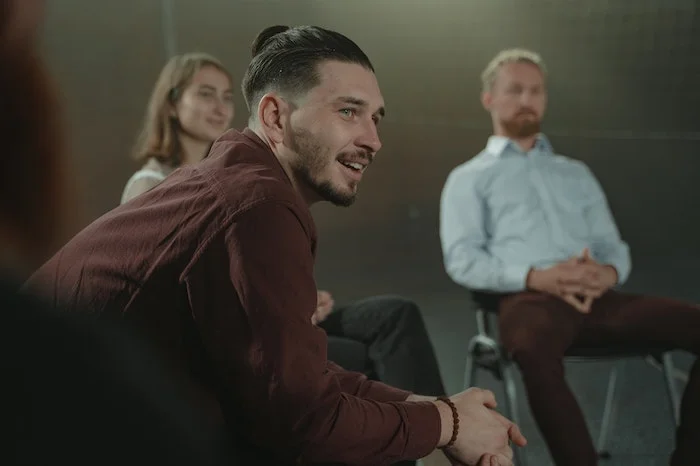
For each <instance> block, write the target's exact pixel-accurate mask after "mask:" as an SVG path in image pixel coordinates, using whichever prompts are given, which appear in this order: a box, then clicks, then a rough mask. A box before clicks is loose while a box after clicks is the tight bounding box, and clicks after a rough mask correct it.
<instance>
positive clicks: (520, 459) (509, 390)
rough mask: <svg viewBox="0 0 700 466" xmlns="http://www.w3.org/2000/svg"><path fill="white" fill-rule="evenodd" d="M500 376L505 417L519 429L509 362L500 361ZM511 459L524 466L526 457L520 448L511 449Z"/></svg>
mask: <svg viewBox="0 0 700 466" xmlns="http://www.w3.org/2000/svg"><path fill="white" fill-rule="evenodd" d="M500 366H501V367H500V370H501V375H502V377H503V390H504V392H505V395H506V398H505V401H506V403H505V405H506V406H505V408H506V417H507V418H508V419H510V420H511V421H513V422H514V423H515V424H517V425H518V426H519V427H520V416H519V415H518V393H517V390H516V386H515V378H514V377H513V368H512V366H511V363H510V362H509V361H504V360H501V363H500ZM513 459H514V460H515V466H526V465H527V457H526V455H525V452H524V451H523V450H522V449H521V448H520V447H516V446H514V447H513Z"/></svg>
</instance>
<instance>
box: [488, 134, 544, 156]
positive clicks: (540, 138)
mask: <svg viewBox="0 0 700 466" xmlns="http://www.w3.org/2000/svg"><path fill="white" fill-rule="evenodd" d="M533 150H538V151H539V152H541V153H543V154H550V153H552V144H551V143H550V142H549V139H547V136H545V135H544V134H543V133H540V134H538V135H537V139H536V140H535V146H534V147H533ZM508 151H515V152H518V153H521V154H522V153H523V150H522V149H521V148H520V147H519V146H518V145H517V144H516V143H515V142H514V141H513V140H512V139H509V138H507V137H505V136H491V137H489V140H488V143H487V144H486V152H488V153H489V154H492V155H495V156H496V157H502V156H503V154H505V153H506V152H508Z"/></svg>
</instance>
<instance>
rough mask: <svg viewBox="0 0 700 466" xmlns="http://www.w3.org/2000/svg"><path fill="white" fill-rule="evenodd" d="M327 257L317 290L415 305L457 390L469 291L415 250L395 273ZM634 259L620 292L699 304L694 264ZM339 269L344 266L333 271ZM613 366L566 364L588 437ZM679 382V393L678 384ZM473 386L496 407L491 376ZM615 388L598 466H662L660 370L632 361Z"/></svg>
mask: <svg viewBox="0 0 700 466" xmlns="http://www.w3.org/2000/svg"><path fill="white" fill-rule="evenodd" d="M331 251H332V256H331V255H328V254H327V255H326V256H325V257H324V256H322V257H321V258H320V261H319V267H318V269H319V272H320V273H321V274H322V276H321V277H319V287H321V288H329V287H330V289H331V291H334V292H335V294H336V296H337V297H338V299H336V302H338V301H342V300H347V299H353V298H359V297H363V296H367V295H370V294H378V293H387V292H390V293H400V294H403V295H405V296H408V297H411V298H413V299H414V300H416V301H417V302H418V303H419V305H420V306H421V308H422V309H423V312H424V316H425V321H426V325H427V326H428V331H429V332H430V334H431V337H432V340H433V343H434V345H435V349H436V352H437V355H438V359H439V363H440V367H441V371H442V375H443V378H444V381H445V384H446V386H447V389H448V391H449V392H450V393H455V392H458V391H461V390H462V381H463V375H464V363H465V358H466V356H465V349H466V344H467V341H468V339H469V338H470V337H471V336H472V335H474V334H475V333H476V331H475V321H474V313H473V309H472V307H471V305H470V302H469V298H468V295H467V293H466V292H464V291H463V290H461V289H460V288H459V287H457V286H455V285H453V284H451V283H450V282H449V280H446V278H445V277H444V273H443V272H442V271H441V270H439V266H438V265H436V264H437V263H436V262H434V261H432V260H429V259H426V261H425V262H424V263H422V264H421V260H420V259H419V258H420V257H426V256H425V255H424V254H422V253H420V252H417V251H415V250H414V254H413V257H414V258H415V260H416V264H415V265H414V266H412V267H411V266H409V264H410V262H411V261H410V260H409V259H408V258H406V262H405V265H403V266H399V267H397V266H396V265H394V266H392V265H391V264H388V263H387V261H386V260H385V259H384V260H383V259H382V255H381V254H380V253H377V254H376V255H373V257H374V258H373V259H366V261H365V260H361V259H357V256H354V257H351V256H352V254H349V255H347V256H345V255H344V254H343V253H341V252H338V250H337V249H336V250H335V251H333V250H331ZM331 251H329V252H331ZM409 254H411V253H407V256H408V255H409ZM343 256H345V257H343ZM365 257H366V256H365ZM384 257H386V256H384ZM393 260H396V261H398V260H399V259H393ZM636 261H637V263H636V264H635V265H636V267H635V271H634V273H633V274H632V277H631V278H630V281H629V283H628V284H627V285H626V286H625V287H624V290H625V291H630V292H640V293H645V294H655V295H664V296H671V297H675V298H680V299H685V300H689V301H693V302H700V289H698V287H697V286H696V284H697V279H696V277H698V276H700V274H698V265H697V264H698V263H699V262H698V261H696V260H691V259H687V258H679V259H669V258H665V259H657V258H647V260H646V261H645V260H643V259H642V260H641V261H640V260H639V259H636ZM331 262H333V263H331ZM390 262H391V261H390ZM340 263H342V265H343V266H342V267H338V265H340ZM416 268H419V269H421V270H422V271H423V274H424V275H420V274H419V273H418V274H417V273H416ZM368 271H371V274H368ZM426 273H427V274H426ZM674 360H675V363H676V366H677V367H678V369H679V370H680V371H682V372H687V370H688V368H689V367H690V364H691V363H692V361H693V358H692V357H691V356H690V355H688V354H685V353H680V352H679V353H677V354H674ZM611 367H612V363H600V362H597V363H571V364H568V365H567V371H568V379H569V381H570V383H571V386H572V387H573V390H574V392H575V393H576V395H577V397H578V398H579V400H580V403H581V405H582V407H583V410H584V413H585V414H586V418H587V419H588V421H589V425H590V428H591V432H592V435H593V438H597V435H598V432H599V429H600V422H601V416H602V412H603V406H604V400H605V391H606V384H607V382H608V377H609V374H610V369H611ZM681 375H683V374H681ZM677 382H678V386H679V388H681V389H682V388H683V382H682V380H677ZM479 385H480V386H482V387H485V388H489V389H492V390H493V391H494V392H495V393H496V396H497V399H498V400H499V401H500V402H501V403H502V401H503V392H502V391H501V389H500V386H499V384H498V383H496V381H495V380H494V379H493V378H492V377H491V376H490V375H489V374H484V375H483V376H482V378H481V379H480V380H479ZM618 390H619V392H618V393H619V397H618V400H619V408H618V411H617V422H616V423H615V425H614V426H613V428H612V431H611V433H610V436H609V439H610V440H609V448H608V450H609V451H610V453H611V454H612V458H611V459H610V460H607V461H604V462H601V465H611V466H622V465H624V466H656V465H666V464H668V457H669V454H670V453H671V451H672V449H673V435H674V428H673V425H672V420H671V412H670V408H669V404H668V401H667V397H666V391H665V385H664V380H663V377H662V372H661V371H660V370H658V369H657V368H654V367H653V366H652V365H650V364H649V363H647V362H645V361H643V360H630V361H629V362H627V363H626V364H625V366H624V374H623V377H622V378H621V379H619V381H618ZM518 396H519V397H520V400H523V401H524V400H525V397H524V392H523V387H522V383H521V382H520V380H518ZM519 411H520V416H521V425H522V429H523V431H524V433H525V435H526V436H527V437H528V440H529V446H528V447H527V457H528V459H529V465H530V466H547V465H551V464H552V462H551V459H550V458H549V454H548V452H547V449H546V447H545V445H544V442H543V441H542V439H541V437H540V436H539V432H538V430H537V428H536V426H535V425H534V422H533V419H532V416H531V415H530V413H529V409H528V408H527V404H526V403H521V404H520V410H519ZM699 464H700V463H699Z"/></svg>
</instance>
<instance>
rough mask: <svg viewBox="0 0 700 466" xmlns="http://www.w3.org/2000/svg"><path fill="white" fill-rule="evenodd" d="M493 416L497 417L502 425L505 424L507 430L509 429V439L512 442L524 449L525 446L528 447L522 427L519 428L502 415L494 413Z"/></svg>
mask: <svg viewBox="0 0 700 466" xmlns="http://www.w3.org/2000/svg"><path fill="white" fill-rule="evenodd" d="M493 414H494V416H495V417H496V419H497V420H498V421H499V422H500V423H501V424H503V425H504V426H505V427H506V429H508V438H509V439H510V441H511V442H513V443H515V444H516V445H517V446H519V447H524V446H525V445H527V439H526V438H525V436H524V435H523V433H522V432H521V431H520V427H518V426H517V424H515V423H513V421H511V420H509V419H508V418H507V417H505V416H503V415H502V414H500V413H497V412H495V411H494V413H493Z"/></svg>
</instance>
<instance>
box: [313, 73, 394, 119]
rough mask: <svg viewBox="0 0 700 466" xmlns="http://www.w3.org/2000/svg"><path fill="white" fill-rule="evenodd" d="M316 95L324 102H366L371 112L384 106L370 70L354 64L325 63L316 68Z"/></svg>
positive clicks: (377, 85) (374, 77) (375, 79)
mask: <svg viewBox="0 0 700 466" xmlns="http://www.w3.org/2000/svg"><path fill="white" fill-rule="evenodd" d="M318 74H319V78H320V83H319V85H318V86H316V89H315V90H316V91H317V95H318V96H319V97H320V98H322V99H323V100H326V101H335V100H339V99H345V100H348V99H355V100H357V101H363V102H366V103H367V105H368V106H369V107H372V108H373V111H374V110H376V109H378V108H379V107H383V106H384V99H383V97H382V94H381V91H380V90H379V84H378V83H377V78H376V76H375V75H374V73H373V72H372V71H371V70H368V69H367V68H365V67H364V66H362V65H358V64H356V63H343V62H338V61H327V62H324V63H321V64H320V65H319V67H318Z"/></svg>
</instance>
